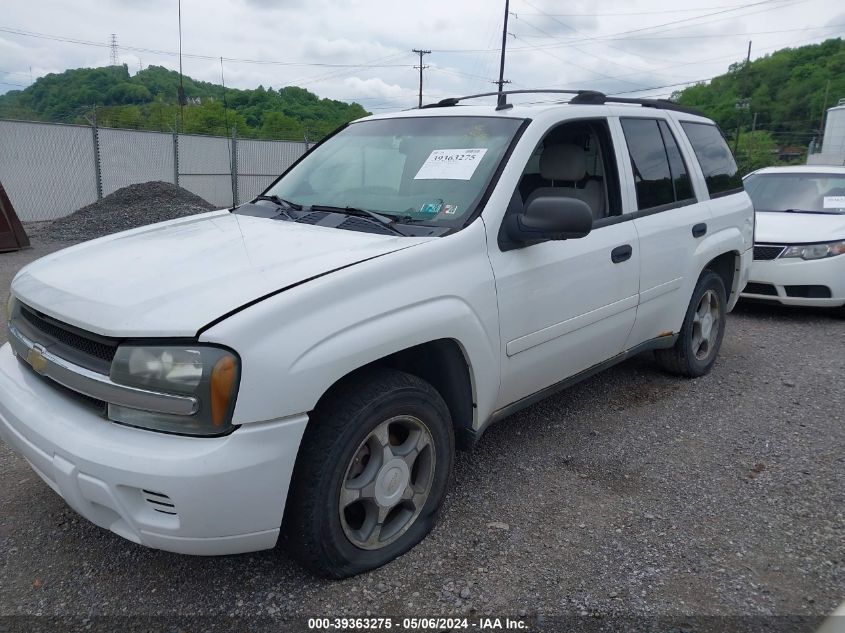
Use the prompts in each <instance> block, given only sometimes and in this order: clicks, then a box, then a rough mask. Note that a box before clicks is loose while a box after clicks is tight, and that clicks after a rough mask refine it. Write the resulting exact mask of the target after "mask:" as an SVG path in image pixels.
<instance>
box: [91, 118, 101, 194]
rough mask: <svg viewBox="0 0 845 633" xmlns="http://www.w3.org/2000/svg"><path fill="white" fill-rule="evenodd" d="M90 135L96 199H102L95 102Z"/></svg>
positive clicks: (98, 133) (98, 135)
mask: <svg viewBox="0 0 845 633" xmlns="http://www.w3.org/2000/svg"><path fill="white" fill-rule="evenodd" d="M91 137H92V139H93V141H94V179H95V184H96V186H97V200H102V199H103V174H102V172H101V170H100V132H99V130H98V128H97V104H96V103H95V104H94V113H93V115H92V117H91Z"/></svg>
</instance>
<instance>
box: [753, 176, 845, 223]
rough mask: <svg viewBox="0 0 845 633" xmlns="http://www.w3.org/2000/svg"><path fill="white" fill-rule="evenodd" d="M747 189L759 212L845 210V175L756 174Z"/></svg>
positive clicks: (841, 211)
mask: <svg viewBox="0 0 845 633" xmlns="http://www.w3.org/2000/svg"><path fill="white" fill-rule="evenodd" d="M745 190H746V191H747V192H748V195H749V196H751V201H752V202H753V203H754V209H755V210H756V211H803V212H806V213H845V174H811V173H771V174H752V175H751V176H749V177H748V178H746V179H745Z"/></svg>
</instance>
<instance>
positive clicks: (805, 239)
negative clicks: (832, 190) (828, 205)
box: [754, 211, 845, 244]
mask: <svg viewBox="0 0 845 633" xmlns="http://www.w3.org/2000/svg"><path fill="white" fill-rule="evenodd" d="M756 217H757V231H756V233H755V235H754V241H755V242H759V243H763V244H811V243H814V242H836V241H838V240H845V215H838V214H832V213H786V212H782V211H757V213H756Z"/></svg>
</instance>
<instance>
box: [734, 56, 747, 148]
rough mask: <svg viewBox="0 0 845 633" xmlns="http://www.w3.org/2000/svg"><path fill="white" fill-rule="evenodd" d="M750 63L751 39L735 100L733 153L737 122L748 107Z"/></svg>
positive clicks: (737, 132) (737, 133)
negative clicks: (737, 96)
mask: <svg viewBox="0 0 845 633" xmlns="http://www.w3.org/2000/svg"><path fill="white" fill-rule="evenodd" d="M750 65H751V41H750V40H749V42H748V54H747V55H746V56H745V66H744V67H743V69H742V98H741V99H739V100H738V101H737V102H736V106H735V107H736V138H735V139H734V155H736V153H737V151H738V150H739V124H740V121H741V116H742V112H743V110H747V109H748V108H749V105H750V104H749V99H748V67H749V66H750Z"/></svg>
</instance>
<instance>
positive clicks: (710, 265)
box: [0, 92, 753, 577]
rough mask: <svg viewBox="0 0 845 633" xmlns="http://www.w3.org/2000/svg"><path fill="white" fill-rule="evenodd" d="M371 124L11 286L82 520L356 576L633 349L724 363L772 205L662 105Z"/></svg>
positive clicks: (58, 473)
mask: <svg viewBox="0 0 845 633" xmlns="http://www.w3.org/2000/svg"><path fill="white" fill-rule="evenodd" d="M458 101H459V100H457V99H451V100H447V101H444V102H441V103H439V104H435V105H436V107H428V108H423V109H420V110H413V111H408V112H402V113H398V114H390V115H385V116H374V117H369V118H366V119H362V120H360V121H356V122H354V123H352V124H350V125H348V126H346V127H344V128H343V129H341V130H340V131H338V132H337V133H335V134H334V135H332V136H331V137H329V138H328V139H326V140H325V141H323V142H322V143H321V144H319V145H318V146H316V147H315V148H313V149H312V150H311V151H310V152H309V153H308V154H307V155H306V156H305V157H303V158H302V159H301V160H300V161H299V162H298V163H296V164H295V165H294V166H293V167H291V168H290V169H289V170H288V171H287V172H286V173H285V174H284V175H283V176H281V177H280V178H279V179H278V180H277V181H276V182H275V183H274V184H273V185H272V186H271V187H270V188H269V189H268V190H267V191H266V193H265V195H264V196H260V197H259V198H258V199H256V200H255V201H253V202H252V203H249V204H245V205H242V206H240V207H238V208H236V209H232V210H221V211H216V212H212V213H206V214H203V215H199V216H194V217H190V218H183V219H179V220H175V221H171V222H166V223H162V224H158V225H154V226H149V227H145V228H140V229H136V230H132V231H128V232H125V233H121V234H117V235H113V236H110V237H105V238H102V239H98V240H95V241H92V242H89V243H86V244H82V245H79V246H74V247H72V248H69V249H66V250H64V251H61V252H58V253H55V254H52V255H49V256H47V257H45V258H43V259H41V260H39V261H37V262H35V263H33V264H31V265H29V266H28V267H26V268H25V269H23V270H22V271H21V272H20V273H19V274H18V275H17V277H15V279H14V281H13V283H12V299H11V301H10V305H9V340H10V343H9V344H7V345H5V346H4V347H3V348H2V350H0V432H2V435H3V438H4V439H5V440H6V442H7V443H8V444H9V445H10V446H12V447H13V448H14V449H16V450H17V451H18V452H20V453H21V454H22V455H23V456H24V457H25V458H26V460H27V461H28V462H29V463H30V465H31V466H32V467H33V469H34V470H35V471H36V472H37V473H38V475H39V476H40V477H41V478H42V479H43V480H44V481H45V482H46V483H47V484H48V485H49V486H50V487H51V488H53V490H55V491H56V492H57V493H58V494H60V495H61V496H62V497H63V498H64V499H65V500H66V501H67V503H68V504H69V505H70V506H71V507H72V508H73V509H74V510H76V511H77V512H79V513H80V514H81V515H83V516H84V517H86V518H87V519H89V520H91V521H93V522H94V523H96V524H97V525H99V526H102V527H104V528H107V529H109V530H111V531H112V532H114V533H116V534H118V535H120V536H123V537H125V538H127V539H129V540H131V541H134V542H135V543H140V544H142V545H146V546H149V547H155V548H160V549H164V550H170V551H173V552H181V553H187V554H231V553H237V552H247V551H253V550H260V549H266V548H271V547H273V546H274V545H275V544H276V542H277V540H278V538H279V535H280V534H283V535H284V537H285V538H286V539H287V540H288V542H289V545H290V551H291V553H292V554H293V555H295V556H296V557H298V558H299V559H300V560H301V561H302V562H304V563H305V564H306V565H307V566H309V567H310V568H311V569H313V570H315V571H317V572H318V573H321V574H324V575H328V576H334V577H342V576H347V575H351V574H355V573H358V572H361V571H364V570H368V569H371V568H374V567H377V566H379V565H382V564H384V563H386V562H387V561H389V560H391V559H393V558H395V557H396V556H398V555H400V554H402V553H403V552H405V551H407V550H408V549H410V548H411V547H413V546H414V545H415V544H416V543H418V542H419V541H420V540H421V539H423V538H424V536H425V535H426V534H427V533H428V531H429V530H430V529H431V528H432V525H433V523H434V521H435V517H436V515H437V511H438V508H439V507H440V505H441V503H442V501H443V498H444V495H445V493H446V489H447V484H448V481H449V476H450V471H451V469H452V463H453V455H454V447H455V445H457V446H458V447H471V446H472V445H473V444H474V443H475V442H476V441H477V440H478V438H479V436H480V435H481V434H482V433H483V432H484V430H485V429H486V428H487V427H488V425H490V424H491V423H493V422H495V421H497V420H501V419H502V418H505V417H507V416H508V415H509V414H511V413H513V412H514V411H516V410H518V409H520V408H522V407H525V406H527V405H529V404H531V403H533V402H536V401H537V400H539V399H541V398H543V397H545V396H548V395H549V394H552V393H554V392H556V391H557V390H559V389H561V388H564V387H566V386H568V385H571V384H573V383H575V382H577V381H579V380H582V379H584V378H586V377H588V376H590V375H592V374H594V373H595V372H596V371H598V370H601V369H603V368H606V367H609V366H610V365H612V364H614V363H617V362H619V361H621V360H624V359H626V358H628V357H630V356H632V355H634V354H637V353H640V352H644V351H647V350H654V351H655V355H656V358H657V360H658V362H659V363H660V364H661V365H662V366H663V367H665V368H667V369H668V370H671V371H672V372H675V373H677V374H680V375H685V376H701V375H703V374H705V373H707V372H708V371H709V370H710V368H711V367H712V365H713V363H714V361H715V359H716V356H717V354H718V351H719V346H720V343H721V341H722V336H723V334H724V331H725V314H726V312H728V311H729V310H730V309H731V308H732V307H733V305H734V304H735V302H736V300H737V297H738V296H739V292H740V290H742V288H743V286H744V285H745V283H746V280H747V276H748V270H749V266H750V264H751V258H752V251H751V248H752V244H753V212H752V206H751V202H750V200H749V198H748V196H747V195H746V194H745V192H744V191H743V189H742V183H741V181H740V177H739V174H738V173H737V168H736V165H735V163H734V160H733V158H732V157H731V154H730V150H729V149H728V147H727V145H726V143H725V141H724V138H723V137H722V135H721V133H720V132H719V130H718V128H717V127H716V126H715V125H714V124H713V122H712V121H710V120H708V119H705V118H703V117H701V116H697V115H695V114H693V113H690V112H687V111H683V110H682V109H680V108H678V107H677V106H674V105H673V104H670V103H668V102H662V101H636V100H627V102H625V103H619V102H618V101H622V100H613V99H611V98H609V97H607V98H606V97H605V96H604V95H602V94H600V93H594V92H581V93H576V94H574V96H573V97H572V99H571V101H569V102H568V103H548V104H545V105H530V106H529V105H526V106H513V107H511V106H509V105H506V104H505V105H499V106H498V107H497V106H492V105H491V106H486V105H459V104H458Z"/></svg>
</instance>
